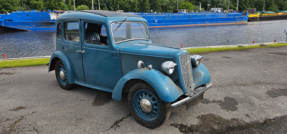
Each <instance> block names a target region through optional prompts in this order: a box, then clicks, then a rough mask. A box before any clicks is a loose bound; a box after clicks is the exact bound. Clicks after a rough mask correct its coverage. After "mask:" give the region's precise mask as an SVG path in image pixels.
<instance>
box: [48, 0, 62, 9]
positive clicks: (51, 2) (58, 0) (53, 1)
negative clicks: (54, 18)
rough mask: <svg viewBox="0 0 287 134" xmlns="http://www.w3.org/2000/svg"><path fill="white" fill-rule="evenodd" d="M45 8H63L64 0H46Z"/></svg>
mask: <svg viewBox="0 0 287 134" xmlns="http://www.w3.org/2000/svg"><path fill="white" fill-rule="evenodd" d="M45 5H46V6H45V8H46V9H50V10H63V9H64V2H63V0H47V1H46V4H45Z"/></svg>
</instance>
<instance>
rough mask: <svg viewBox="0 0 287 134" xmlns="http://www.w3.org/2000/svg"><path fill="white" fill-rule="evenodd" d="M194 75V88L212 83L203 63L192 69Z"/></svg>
mask: <svg viewBox="0 0 287 134" xmlns="http://www.w3.org/2000/svg"><path fill="white" fill-rule="evenodd" d="M192 75H193V87H194V88H196V87H198V86H202V85H204V84H207V83H209V82H210V74H209V72H208V70H207V68H206V67H205V66H204V65H203V64H202V63H200V64H199V65H198V66H197V67H195V68H192Z"/></svg>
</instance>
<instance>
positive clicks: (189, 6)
mask: <svg viewBox="0 0 287 134" xmlns="http://www.w3.org/2000/svg"><path fill="white" fill-rule="evenodd" d="M178 8H179V9H187V10H190V11H191V10H193V8H194V7H193V5H192V4H191V3H190V2H188V1H187V2H184V3H182V4H180V6H179V7H178Z"/></svg>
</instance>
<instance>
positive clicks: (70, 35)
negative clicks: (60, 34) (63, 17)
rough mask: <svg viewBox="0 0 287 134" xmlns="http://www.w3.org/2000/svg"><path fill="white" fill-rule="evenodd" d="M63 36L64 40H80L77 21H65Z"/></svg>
mask: <svg viewBox="0 0 287 134" xmlns="http://www.w3.org/2000/svg"><path fill="white" fill-rule="evenodd" d="M64 26H65V31H64V36H65V39H66V40H69V41H74V42H79V41H80V30H79V23H78V22H65V23H64Z"/></svg>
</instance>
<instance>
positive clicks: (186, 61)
mask: <svg viewBox="0 0 287 134" xmlns="http://www.w3.org/2000/svg"><path fill="white" fill-rule="evenodd" d="M179 60H180V68H181V72H182V78H183V82H184V87H185V89H186V91H187V92H188V93H190V92H191V91H193V78H192V70H191V69H192V68H191V61H190V56H189V54H184V55H181V56H180V57H179Z"/></svg>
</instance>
